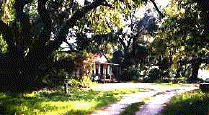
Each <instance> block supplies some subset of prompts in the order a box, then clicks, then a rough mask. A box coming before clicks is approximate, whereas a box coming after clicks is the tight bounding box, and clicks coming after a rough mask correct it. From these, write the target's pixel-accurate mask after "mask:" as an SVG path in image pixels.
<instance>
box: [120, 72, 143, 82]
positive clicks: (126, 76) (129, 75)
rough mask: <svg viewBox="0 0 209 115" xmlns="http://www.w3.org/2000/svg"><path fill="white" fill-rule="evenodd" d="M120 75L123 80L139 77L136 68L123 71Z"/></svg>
mask: <svg viewBox="0 0 209 115" xmlns="http://www.w3.org/2000/svg"><path fill="white" fill-rule="evenodd" d="M122 77H123V78H122V80H123V81H131V80H138V79H139V77H140V73H139V72H138V71H137V70H132V69H130V70H127V71H125V72H124V73H123V76H122Z"/></svg>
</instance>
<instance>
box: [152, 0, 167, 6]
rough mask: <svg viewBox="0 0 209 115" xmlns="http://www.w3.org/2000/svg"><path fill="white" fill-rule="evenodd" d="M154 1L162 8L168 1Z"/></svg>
mask: <svg viewBox="0 0 209 115" xmlns="http://www.w3.org/2000/svg"><path fill="white" fill-rule="evenodd" d="M155 1H156V3H157V4H158V5H161V6H162V7H165V6H167V5H168V3H169V1H170V0H155Z"/></svg>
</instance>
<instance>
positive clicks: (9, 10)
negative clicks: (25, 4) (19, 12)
mask: <svg viewBox="0 0 209 115" xmlns="http://www.w3.org/2000/svg"><path fill="white" fill-rule="evenodd" d="M14 2H15V0H3V1H2V3H3V4H2V6H0V7H1V12H0V18H1V19H2V20H3V21H4V22H5V23H9V21H11V20H14V19H15V10H14V7H13V4H14Z"/></svg>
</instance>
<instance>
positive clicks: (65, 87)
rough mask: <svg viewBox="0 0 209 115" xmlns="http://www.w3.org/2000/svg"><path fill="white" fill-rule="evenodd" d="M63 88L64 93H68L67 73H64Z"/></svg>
mask: <svg viewBox="0 0 209 115" xmlns="http://www.w3.org/2000/svg"><path fill="white" fill-rule="evenodd" d="M64 90H65V93H66V94H68V93H69V89H68V74H67V73H66V75H65V81H64Z"/></svg>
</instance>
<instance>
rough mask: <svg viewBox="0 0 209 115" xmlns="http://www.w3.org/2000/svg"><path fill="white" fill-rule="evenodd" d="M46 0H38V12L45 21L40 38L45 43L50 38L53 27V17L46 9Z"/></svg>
mask: <svg viewBox="0 0 209 115" xmlns="http://www.w3.org/2000/svg"><path fill="white" fill-rule="evenodd" d="M46 2H47V0H38V12H39V14H40V17H41V19H42V21H43V23H44V30H43V31H42V33H41V36H40V39H39V40H40V41H41V42H43V43H45V42H46V41H48V40H49V39H50V35H51V28H52V25H51V24H52V22H51V18H50V16H49V12H48V11H47V10H46V7H45V5H46Z"/></svg>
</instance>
